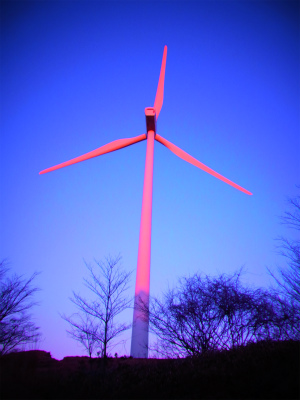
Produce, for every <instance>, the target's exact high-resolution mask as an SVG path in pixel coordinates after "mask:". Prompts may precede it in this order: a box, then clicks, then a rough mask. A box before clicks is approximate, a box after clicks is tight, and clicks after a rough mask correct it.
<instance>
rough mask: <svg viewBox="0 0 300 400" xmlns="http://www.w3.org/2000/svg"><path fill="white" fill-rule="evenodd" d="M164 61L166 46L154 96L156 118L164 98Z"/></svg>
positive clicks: (165, 59) (165, 58)
mask: <svg viewBox="0 0 300 400" xmlns="http://www.w3.org/2000/svg"><path fill="white" fill-rule="evenodd" d="M166 61H167V46H165V48H164V54H163V58H162V63H161V68H160V75H159V80H158V85H157V90H156V96H155V101H154V106H153V108H155V111H156V118H158V116H159V113H160V110H161V107H162V104H163V99H164V83H165V71H166Z"/></svg>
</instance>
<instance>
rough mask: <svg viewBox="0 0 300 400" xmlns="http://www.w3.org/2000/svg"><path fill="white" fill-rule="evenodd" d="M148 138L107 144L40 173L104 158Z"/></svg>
mask: <svg viewBox="0 0 300 400" xmlns="http://www.w3.org/2000/svg"><path fill="white" fill-rule="evenodd" d="M146 138H147V136H146V135H145V134H143V135H139V136H135V137H133V138H129V139H119V140H114V141H113V142H110V143H107V144H105V145H104V146H101V147H98V149H96V150H93V151H90V152H89V153H86V154H83V155H82V156H79V157H76V158H73V159H72V160H69V161H65V162H63V163H61V164H58V165H55V166H54V167H50V168H47V169H44V170H43V171H41V172H40V175H41V174H45V173H46V172H50V171H54V170H56V169H59V168H63V167H67V166H68V165H72V164H76V163H78V162H81V161H84V160H88V159H89V158H93V157H97V156H102V155H103V154H106V153H110V152H111V151H115V150H119V149H122V148H123V147H127V146H130V145H131V144H134V143H137V142H140V141H142V140H145V139H146Z"/></svg>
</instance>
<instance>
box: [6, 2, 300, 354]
mask: <svg viewBox="0 0 300 400" xmlns="http://www.w3.org/2000/svg"><path fill="white" fill-rule="evenodd" d="M1 8H2V9H1V115H2V116H1V159H0V163H1V188H0V193H1V242H0V246H1V247H0V258H1V259H2V258H8V259H9V261H10V264H11V267H12V270H13V271H15V272H17V273H18V274H24V275H25V276H26V277H29V276H30V275H31V274H32V273H33V272H34V271H40V272H41V274H40V275H39V276H38V278H37V279H36V285H37V286H39V287H40V288H41V289H42V290H41V291H40V292H39V293H38V296H37V299H38V300H40V301H41V305H40V306H39V307H38V308H36V309H35V312H34V317H35V321H36V323H37V324H38V325H39V326H40V327H41V331H42V333H43V341H42V342H41V343H40V345H39V348H40V349H42V350H46V351H50V352H51V354H52V356H53V357H56V358H63V357H64V356H68V355H69V356H70V355H81V354H84V352H83V350H82V349H81V348H80V347H79V346H78V345H77V343H76V342H74V341H73V340H72V339H70V338H68V336H67V334H66V332H65V329H66V328H67V325H66V323H65V322H64V321H63V320H62V319H61V318H60V316H59V313H66V314H67V315H70V314H72V313H73V312H75V309H74V306H73V305H72V303H71V302H70V301H69V299H68V298H69V297H70V296H71V294H72V290H75V291H79V292H81V293H85V290H84V286H83V282H82V278H83V277H87V269H86V267H85V265H84V261H83V260H86V261H87V262H92V261H93V259H94V258H96V259H98V260H101V259H104V257H105V256H108V255H112V256H114V255H117V254H119V253H120V254H121V255H122V263H123V266H124V268H125V269H127V270H135V268H136V262H137V249H138V235H139V223H140V211H141V201H142V188H143V174H144V163H145V154H146V142H141V143H138V144H135V145H133V146H130V147H128V148H125V149H122V150H119V151H117V152H113V153H110V154H108V155H104V156H101V157H98V158H94V159H92V160H88V161H85V162H83V163H79V164H77V165H73V166H70V167H68V168H64V169H61V170H59V171H54V172H52V173H49V174H46V175H41V176H40V175H39V174H38V173H39V171H41V170H42V169H45V168H47V167H51V166H53V165H55V164H58V163H60V162H63V161H66V160H69V159H71V158H73V157H76V156H78V155H81V154H83V153H86V152H88V151H91V150H93V149H95V148H97V147H100V146H102V145H104V144H106V143H108V142H110V141H112V140H116V139H120V138H126V137H132V136H137V135H140V134H142V133H145V115H144V108H145V107H152V106H153V103H154V98H155V93H156V87H157V82H158V77H159V71H160V65H161V59H162V54H163V48H164V45H167V46H168V56H167V66H166V76H165V92H164V104H163V107H162V110H161V113H160V115H159V119H158V124H157V132H158V133H159V134H160V135H161V136H163V137H165V138H166V139H168V140H170V141H171V142H173V143H174V144H176V145H177V146H179V147H181V148H182V149H183V150H185V151H186V152H188V153H189V154H191V155H192V156H194V157H195V158H197V159H198V160H200V161H201V162H203V163H204V164H206V165H208V166H209V167H211V168H212V169H214V170H216V171H217V172H219V173H221V174H222V175H224V176H226V177H227V178H229V179H231V180H233V181H234V182H236V183H237V184H239V185H241V186H243V187H245V188H246V189H248V190H249V191H251V192H252V193H253V196H247V195H245V194H243V193H241V192H239V191H237V190H235V189H234V188H232V187H231V186H229V185H226V184H225V183H223V182H221V181H219V180H217V179H216V178H214V177H212V176H210V175H208V174H206V173H205V172H203V171H201V170H199V169H197V168H195V167H193V166H192V165H190V164H188V163H185V162H184V161H183V160H181V159H179V158H178V157H176V156H175V155H174V154H173V153H171V152H170V151H169V150H168V149H166V148H165V147H164V146H162V145H161V144H159V143H158V142H155V149H154V187H153V213H152V253H151V287H150V290H151V293H152V294H153V295H160V294H161V292H162V291H163V290H165V289H166V288H167V287H168V285H170V286H172V285H173V284H175V283H176V280H177V278H178V277H179V276H182V275H189V274H193V273H195V272H201V273H204V274H212V275H215V274H219V273H231V272H233V271H235V270H237V269H238V268H239V267H241V266H242V265H245V267H246V270H247V273H246V274H245V275H244V277H243V279H244V282H245V283H247V284H251V285H256V286H269V285H270V283H271V282H272V280H271V279H270V277H269V275H268V272H267V270H266V267H267V266H268V267H271V268H273V269H274V270H275V269H276V267H277V266H284V265H285V260H284V259H282V258H281V257H280V256H279V255H278V254H277V252H276V248H275V245H276V243H275V241H274V239H275V238H276V237H277V236H279V235H292V234H293V232H290V231H289V230H288V229H287V228H286V227H285V226H282V225H280V223H279V218H278V217H279V216H280V215H282V214H283V213H284V211H285V210H286V209H287V203H286V197H287V196H291V197H293V196H295V195H296V194H297V189H296V186H295V185H296V184H299V176H300V161H299V150H300V135H299V127H300V124H299V104H300V103H299V99H300V85H299V83H300V77H299V70H300V68H299V67H300V65H299V64H300V62H299V60H300V57H299V55H300V54H299V48H300V47H299V44H300V43H299V37H300V36H299V26H300V24H299V3H298V2H297V1H272V0H270V1H259V0H257V1H191V2H189V1H182V2H181V1H163V2H160V1H154V2H153V1H152V2H148V1H121V2H118V1H84V2H83V1H76V2H74V1H51V2H48V1H27V2H24V1H20V2H19V1H14V2H10V1H3V2H1ZM134 284H135V276H134V277H133V279H132V285H131V291H130V292H129V293H128V294H129V295H132V296H133V293H134ZM131 319H132V311H128V313H125V314H124V315H123V320H126V321H129V322H130V321H131ZM129 338H130V331H129V332H127V334H126V335H125V336H124V339H125V340H126V345H125V346H122V347H121V348H117V350H116V351H118V353H119V354H129V350H130V340H129Z"/></svg>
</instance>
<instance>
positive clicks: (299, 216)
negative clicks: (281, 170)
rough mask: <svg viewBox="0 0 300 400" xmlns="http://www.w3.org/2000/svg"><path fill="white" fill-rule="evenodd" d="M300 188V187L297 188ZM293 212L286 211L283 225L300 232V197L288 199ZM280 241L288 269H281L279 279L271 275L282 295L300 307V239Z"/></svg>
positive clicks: (281, 238) (280, 249) (283, 239)
mask: <svg viewBox="0 0 300 400" xmlns="http://www.w3.org/2000/svg"><path fill="white" fill-rule="evenodd" d="M297 187H298V188H300V186H297ZM288 203H289V205H290V206H291V207H292V211H286V212H285V213H284V215H283V216H282V217H281V221H282V223H283V224H285V225H287V226H288V227H289V228H292V229H296V230H297V231H300V196H299V195H298V196H296V197H295V198H289V199H288ZM277 240H279V241H280V245H279V246H278V248H279V253H280V254H281V255H283V256H284V257H286V259H287V265H288V269H284V268H281V269H279V276H280V278H277V277H276V276H275V275H274V274H273V273H272V272H271V271H270V270H269V272H270V274H271V275H272V276H273V278H274V279H275V280H276V282H277V284H278V286H279V288H280V289H281V291H282V293H283V294H284V295H285V296H287V297H288V298H289V299H290V300H291V301H292V302H296V303H297V304H298V306H299V307H300V239H299V235H298V238H297V239H295V240H290V239H287V238H285V237H280V238H279V239H277Z"/></svg>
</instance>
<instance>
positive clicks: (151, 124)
mask: <svg viewBox="0 0 300 400" xmlns="http://www.w3.org/2000/svg"><path fill="white" fill-rule="evenodd" d="M166 61H167V46H165V47H164V52H163V58H162V64H161V70H160V75H159V80H158V86H157V91H156V96H155V101H154V106H153V107H147V108H146V109H145V116H146V132H147V133H145V134H142V135H139V136H135V137H133V138H128V139H119V140H115V141H113V142H111V143H108V144H106V145H104V146H101V147H99V148H98V149H96V150H93V151H90V152H89V153H86V154H83V155H82V156H79V157H76V158H73V159H71V160H69V161H65V162H63V163H61V164H58V165H55V166H54V167H51V168H47V169H44V170H43V171H41V172H40V174H45V173H47V172H50V171H54V170H56V169H60V168H63V167H67V166H69V165H72V164H75V163H78V162H80V161H84V160H87V159H89V158H93V157H97V156H101V155H103V154H106V153H110V152H112V151H115V150H119V149H122V148H123V147H127V146H130V145H132V144H134V143H138V142H140V141H142V140H147V150H146V162H145V174H144V188H143V200H142V213H141V223H140V236H139V247H138V261H137V271H136V284H135V300H134V311H133V325H132V336H131V355H132V356H133V357H136V358H147V357H148V336H149V319H148V316H147V315H146V314H145V313H144V312H143V310H142V309H147V308H148V307H149V295H150V256H151V220H152V188H153V155H154V140H156V141H158V142H160V143H161V144H163V145H164V146H165V147H167V148H168V149H169V150H171V151H172V152H173V153H174V154H176V155H177V156H178V157H180V158H182V159H183V160H185V161H187V162H189V163H190V164H193V165H194V166H196V167H198V168H200V169H202V170H203V171H205V172H207V173H209V174H211V175H213V176H214V177H216V178H218V179H220V180H222V181H223V182H225V183H227V184H229V185H231V186H233V187H234V188H236V189H238V190H240V191H242V192H244V193H246V194H248V195H251V194H252V193H250V192H249V191H248V190H246V189H244V188H242V187H241V186H239V185H237V184H236V183H234V182H232V181H230V180H229V179H227V178H225V177H224V176H222V175H220V174H219V173H217V172H215V171H214V170H212V169H211V168H209V167H207V166H206V165H204V164H203V163H201V162H200V161H198V160H196V159H195V158H194V157H192V156H190V155H189V154H188V153H186V152H185V151H183V150H181V149H180V148H179V147H177V146H175V145H174V144H173V143H171V142H169V141H168V140H167V139H164V138H163V137H162V136H160V135H159V134H157V132H156V121H157V118H158V116H159V113H160V110H161V108H162V104H163V96H164V80H165V70H166Z"/></svg>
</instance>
